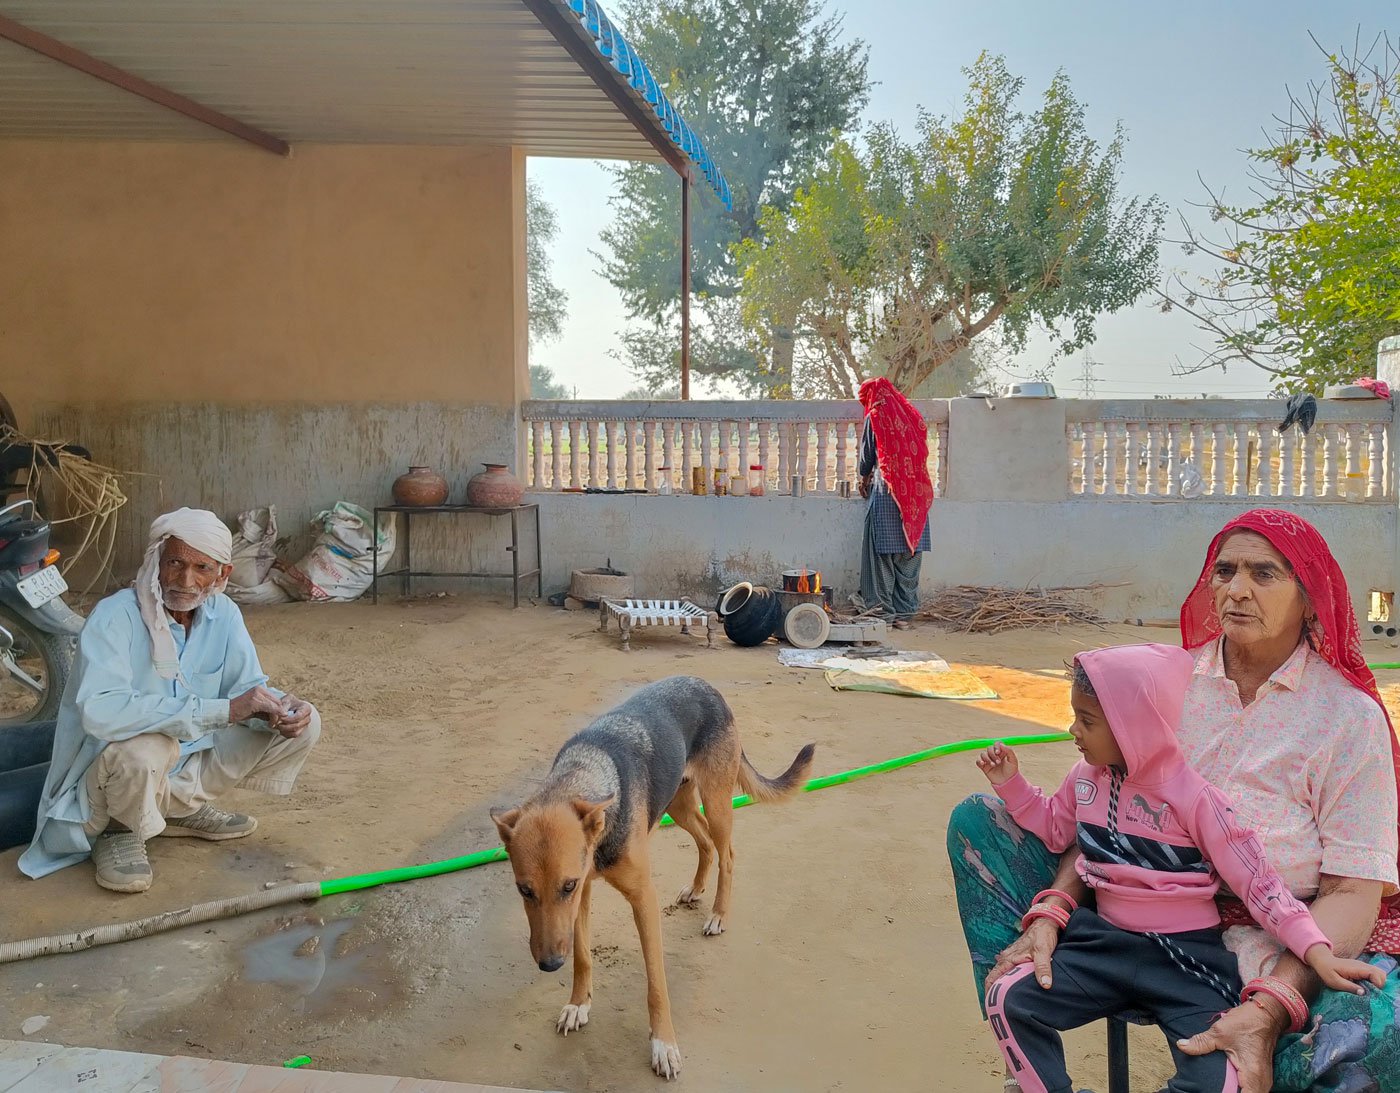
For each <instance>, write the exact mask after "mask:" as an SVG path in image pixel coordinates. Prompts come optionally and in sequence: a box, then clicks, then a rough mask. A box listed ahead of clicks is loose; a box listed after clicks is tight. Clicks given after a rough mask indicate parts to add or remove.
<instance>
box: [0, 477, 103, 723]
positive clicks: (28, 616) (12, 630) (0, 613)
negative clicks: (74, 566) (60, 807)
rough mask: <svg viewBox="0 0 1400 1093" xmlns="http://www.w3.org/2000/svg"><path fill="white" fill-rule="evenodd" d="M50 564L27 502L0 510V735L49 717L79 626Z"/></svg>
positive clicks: (52, 557)
mask: <svg viewBox="0 0 1400 1093" xmlns="http://www.w3.org/2000/svg"><path fill="white" fill-rule="evenodd" d="M26 509H27V510H28V511H27V513H26ZM57 561H58V551H56V550H52V549H50V547H49V523H48V521H46V520H44V519H42V518H40V516H39V514H38V511H37V509H36V508H35V506H34V502H33V501H31V500H29V499H28V498H26V499H24V500H22V501H16V502H15V503H14V504H12V505H7V506H6V507H4V508H0V732H3V731H4V730H5V729H6V728H7V727H10V726H14V725H21V724H26V723H29V722H34V721H51V720H53V718H54V717H55V716H56V715H57V712H58V703H59V699H60V698H61V697H62V696H63V688H64V686H65V685H66V684H67V682H68V673H69V670H70V669H71V668H72V664H73V654H74V651H75V649H76V647H77V636H78V634H79V633H80V632H81V630H82V628H83V622H84V621H85V620H84V619H83V617H82V616H81V615H79V614H77V613H76V612H75V611H73V610H72V609H71V608H70V607H69V606H68V605H67V604H66V603H65V602H64V600H63V593H65V592H66V591H68V582H67V581H65V580H64V579H63V574H62V573H60V572H59V569H58V566H57V565H56V564H55V563H56V562H57Z"/></svg>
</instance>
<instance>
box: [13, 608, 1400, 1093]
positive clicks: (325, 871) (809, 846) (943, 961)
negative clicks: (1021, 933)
mask: <svg viewBox="0 0 1400 1093" xmlns="http://www.w3.org/2000/svg"><path fill="white" fill-rule="evenodd" d="M248 620H249V626H250V629H251V630H252V633H253V636H254V639H255V640H256V642H257V644H258V648H259V651H260V653H261V655H262V659H263V663H264V665H265V667H266V668H267V670H268V672H269V673H270V674H271V676H272V679H273V681H274V683H276V684H277V685H279V686H281V687H284V688H287V689H289V690H293V691H295V692H296V693H298V694H300V695H302V696H304V697H306V698H308V699H310V700H311V701H313V702H315V703H316V704H317V706H318V707H319V708H320V710H321V712H322V716H323V719H324V724H325V731H324V735H323V737H322V741H321V744H320V745H319V747H318V749H317V751H316V753H315V754H314V755H313V758H312V761H311V764H310V766H309V767H308V769H307V771H306V773H305V774H304V776H303V779H302V783H301V785H300V786H299V787H298V789H297V791H296V792H295V793H294V794H293V795H292V796H291V797H289V798H266V797H259V796H255V795H251V794H247V795H243V794H240V795H239V796H238V799H237V800H236V802H235V806H236V807H239V808H242V809H245V810H247V811H251V812H253V813H254V814H255V815H257V816H258V817H259V820H260V822H261V826H260V827H259V829H258V831H257V832H256V833H255V834H254V835H253V836H252V837H251V838H249V839H246V840H241V841H238V842H233V843H224V844H205V843H199V842H196V841H195V840H189V839H178V840H174V839H172V840H165V839H159V840H156V841H155V842H154V843H153V844H152V862H153V865H154V868H155V872H156V883H155V886H154V887H153V889H152V890H151V891H150V892H149V893H146V894H144V895H140V896H117V895H113V894H110V893H106V892H104V891H102V890H101V889H99V888H97V887H96V886H95V885H94V884H93V881H92V875H91V867H90V866H88V865H86V864H85V865H81V866H77V867H75V868H72V869H68V870H65V871H63V872H60V873H58V874H55V875H53V876H51V877H49V878H46V879H45V880H43V881H39V882H34V881H29V880H27V879H25V878H23V877H21V876H20V875H19V874H18V873H17V871H16V870H15V868H14V859H15V857H16V856H17V853H18V852H17V851H10V852H8V853H6V854H4V855H2V856H0V859H2V860H0V937H3V938H4V939H6V940H9V939H14V938H21V937H31V936H36V935H42V934H50V933H56V932H60V931H68V930H73V929H77V928H79V927H83V926H88V925H94V924H99V923H106V922H116V921H123V920H126V919H130V918H136V917H140V916H143V915H148V914H153V913H156V912H159V911H162V910H167V909H171V908H176V907H181V906H184V905H186V904H189V903H193V902H197V901H200V900H206V899H212V898H217V897H221V896H230V895H237V894H242V893H245V892H249V891H253V890H258V889H261V888H262V887H263V886H264V885H265V884H266V883H268V882H274V881H280V880H284V879H295V880H322V879H325V878H328V877H338V876H344V875H350V874H356V873H362V872H366V871H369V870H374V869H380V868H386V867H391V866H399V865H408V864H413V863H417V862H423V861H433V860H437V859H441V858H447V857H452V856H456V855H459V854H463V853H468V852H470V851H473V850H477V849H481V848H485V847H490V846H495V845H496V844H497V842H498V839H497V837H496V832H495V830H494V828H493V826H492V824H491V821H490V819H489V817H488V815H487V809H488V808H489V807H490V806H492V805H498V804H499V805H511V804H515V803H518V802H519V801H520V800H521V799H522V798H523V797H524V796H525V795H526V794H527V793H528V792H529V790H530V789H531V787H532V786H533V785H535V784H536V783H537V781H538V779H539V778H540V777H541V775H542V774H543V773H544V772H545V770H546V769H547V768H548V765H549V762H550V760H551V759H552V757H553V755H554V753H555V751H556V750H557V748H558V746H559V744H560V743H561V742H562V741H563V740H564V739H565V738H566V737H567V736H568V735H569V734H570V733H571V732H573V731H574V730H576V729H578V728H580V727H582V726H583V725H584V724H585V723H586V722H587V721H588V720H589V719H590V718H591V717H592V716H594V715H596V714H597V713H599V712H601V711H603V710H604V709H606V708H607V707H608V706H610V705H611V704H612V703H614V702H615V701H617V700H618V699H620V698H621V697H622V696H624V695H625V694H627V693H628V692H629V691H630V690H632V689H633V688H635V687H636V686H638V685H639V684H641V683H644V682H647V681H649V680H653V679H656V678H660V677H662V676H666V675H671V674H678V673H684V674H694V675H698V676H701V677H703V678H705V679H707V680H709V681H710V682H711V683H713V684H715V685H716V686H717V687H718V688H719V689H720V690H721V691H722V692H723V693H724V695H725V696H726V698H727V699H728V700H729V702H730V704H731V705H732V706H733V708H734V710H735V713H736V715H737V717H738V721H739V726H740V732H741V735H742V737H743V739H744V741H745V746H746V750H747V751H748V754H749V756H750V758H751V759H752V760H753V761H754V763H755V765H756V766H758V767H759V769H761V770H763V771H765V772H767V773H777V772H778V771H780V770H782V769H783V768H784V767H785V766H786V765H787V764H788V762H789V761H790V760H791V759H792V757H793V755H794V754H795V752H796V751H797V749H798V747H799V746H800V745H802V744H803V743H805V742H807V741H808V740H814V741H816V743H817V759H816V767H815V773H816V774H819V775H820V774H828V773H833V772H836V771H841V770H846V769H848V768H851V767H856V766H860V765H864V764H867V763H871V762H875V761H878V760H882V759H887V758H890V757H893V756H897V755H904V754H907V753H909V752H912V751H916V750H919V749H922V748H926V747H929V746H931V745H934V744H940V743H945V742H949V741H954V740H961V739H966V738H970V737H986V736H995V735H1012V734H1018V733H1025V732H1034V731H1037V727H1040V726H1048V727H1052V728H1060V727H1062V726H1063V725H1064V724H1065V722H1066V720H1067V718H1066V710H1067V697H1066V694H1067V692H1066V684H1065V681H1064V672H1063V664H1064V661H1065V660H1066V658H1068V657H1069V656H1070V655H1071V654H1073V653H1074V652H1076V651H1078V650H1080V649H1084V648H1090V647H1094V646H1098V645H1106V644H1114V643H1119V642H1125V641H1142V640H1154V639H1155V640H1172V638H1173V637H1174V636H1175V635H1174V634H1172V633H1171V632H1170V631H1144V630H1140V629H1129V628H1126V627H1111V628H1108V629H1105V630H1098V629H1078V630H1074V631H1067V632H1063V633H1059V634H1054V633H1021V634H1017V635H1014V636H1009V637H998V638H990V637H969V636H957V635H948V634H943V633H939V632H935V631H933V630H929V629H916V630H914V631H911V632H909V633H906V634H902V635H898V637H899V639H900V641H899V644H901V645H902V646H903V647H905V648H917V649H928V650H932V651H935V652H937V653H939V654H940V655H942V656H944V657H945V658H947V659H948V660H949V661H951V662H954V663H956V664H961V665H966V666H968V667H971V668H972V669H973V670H975V671H977V672H978V673H979V674H980V675H981V676H982V677H983V678H984V679H985V680H986V681H987V682H988V683H990V684H991V685H992V686H993V687H994V688H995V689H996V690H997V691H998V692H999V693H1000V694H1001V696H1002V697H1001V699H1000V700H998V701H995V702H992V701H989V702H975V703H959V702H946V701H933V700H926V699H914V698H899V697H894V696H889V695H878V694H864V693H837V692H834V691H832V690H831V689H830V688H829V687H828V686H827V684H826V683H825V681H824V680H823V678H822V675H821V673H820V672H816V671H810V670H801V669H788V668H783V667H780V666H779V665H778V663H777V657H776V654H777V648H776V647H775V646H772V645H770V646H767V647H765V648H760V649H747V650H746V649H739V648H737V647H735V646H732V645H729V644H728V643H726V642H724V641H723V640H722V639H721V640H720V641H717V643H716V647H715V648H714V649H713V650H707V649H706V648H705V647H704V642H703V639H699V640H697V639H687V638H683V637H680V636H679V634H678V632H676V631H659V632H654V633H643V634H642V635H641V636H640V637H637V638H635V639H634V642H633V646H634V650H633V652H631V653H630V654H627V653H623V652H621V651H620V650H619V648H618V644H617V639H616V636H615V634H614V635H611V636H609V637H606V638H605V637H603V636H602V635H599V634H597V633H596V632H595V631H594V627H595V625H596V618H595V616H593V615H591V614H571V613H567V612H562V611H558V610H555V609H552V608H549V607H543V606H541V607H526V608H522V609H521V610H519V611H514V612H513V611H511V610H510V609H509V607H508V605H506V604H504V603H501V602H496V601H492V600H487V599H476V598H462V599H455V598H448V599H437V600H427V601H418V602H413V603H407V604H381V605H380V606H378V607H377V608H376V607H371V606H370V605H368V604H351V605H338V606H309V605H293V606H287V607H276V608H261V609H253V610H250V611H249V612H248ZM1373 659H1375V658H1373ZM1386 659H1392V658H1391V657H1386ZM1072 757H1073V751H1072V749H1071V748H1070V747H1069V746H1068V745H1066V744H1049V745H1039V746H1036V747H1031V748H1026V749H1024V750H1023V753H1022V759H1023V767H1024V769H1026V772H1027V774H1028V776H1029V777H1031V778H1032V780H1035V781H1038V782H1040V783H1041V784H1045V785H1049V784H1052V783H1055V782H1057V781H1058V779H1059V778H1060V776H1061V775H1062V774H1063V772H1064V771H1065V770H1066V769H1067V768H1068V766H1069V765H1070V763H1071V760H1072ZM982 784H983V783H982V779H981V776H980V774H978V772H977V770H976V768H975V767H974V766H973V764H972V761H971V758H970V757H968V756H953V757H948V758H943V759H937V760H933V761H931V762H928V763H924V764H921V765H918V766H914V767H910V768H906V769H904V770H901V771H897V772H894V773H890V774H885V775H881V776H878V777H875V778H871V779H867V780H864V781H861V782H858V783H854V784H851V785H847V786H841V787H836V788H832V789H829V790H825V791H823V792H820V793H814V794H810V795H803V796H801V797H799V798H798V799H797V800H796V801H794V802H792V803H790V804H788V805H784V806H777V807H766V808H760V807H755V808H750V809H745V810H743V811H741V812H739V813H738V814H737V817H736V830H735V839H736V846H737V855H736V856H737V865H736V881H735V906H734V911H733V914H732V916H731V925H730V926H729V929H727V930H726V932H725V933H724V934H723V935H722V936H720V937H718V938H705V937H702V936H701V933H700V927H701V924H702V923H703V921H704V917H705V913H706V912H705V910H704V909H703V907H707V906H708V898H707V900H706V902H705V904H704V905H702V907H697V908H695V909H684V908H674V907H667V908H666V910H665V916H664V919H663V931H664V936H665V951H666V960H667V971H668V977H669V982H670V991H671V998H672V1004H673V1007H674V1015H675V1023H676V1027H677V1032H678V1037H679V1041H680V1046H681V1051H682V1053H683V1056H684V1072H683V1074H682V1076H681V1079H680V1080H681V1081H682V1082H683V1083H685V1084H686V1085H689V1086H690V1087H691V1088H692V1089H703V1090H750V1089H774V1090H838V1089H841V1090H847V1089H849V1090H928V1089H947V1090H967V1091H982V1090H985V1091H987V1093H992V1091H994V1090H999V1089H1000V1088H1001V1080H1000V1076H999V1067H998V1057H997V1054H996V1051H995V1048H994V1047H993V1044H992V1041H991V1038H990V1037H989V1036H988V1034H987V1033H986V1031H985V1029H984V1027H983V1026H982V1023H981V1021H980V1019H979V1017H978V1013H977V1008H976V1005H975V1002H974V997H973V992H972V982H971V976H970V972H969V965H968V961H967V956H966V952H965V950H964V948H963V943H962V937H961V933H960V931H959V927H958V920H957V912H956V907H955V904H954V900H953V891H952V884H951V880H950V876H949V870H948V864H947V859H946V856H945V852H944V836H945V827H946V817H947V815H948V812H949V810H950V809H951V808H952V806H953V805H954V804H955V803H956V802H957V801H958V800H959V799H961V798H962V797H963V796H964V795H966V794H967V793H969V792H972V791H974V790H978V789H980V788H982ZM653 841H654V850H653V858H654V864H655V873H656V878H657V887H658V888H659V890H660V891H661V892H662V894H663V899H669V898H670V897H671V896H673V894H674V893H675V892H677V891H679V889H680V888H681V887H682V886H683V885H684V884H685V883H686V882H687V881H688V879H689V876H690V872H691V870H692V869H693V867H694V851H693V848H692V844H691V840H690V838H689V836H688V835H685V834H684V833H682V832H677V831H675V830H673V829H668V830H666V831H663V832H659V833H658V834H657V835H656V836H655V837H654V840H653ZM593 923H594V925H593V935H594V944H595V973H594V974H595V985H594V991H595V997H594V1006H593V1013H592V1020H591V1021H590V1023H589V1025H588V1027H587V1028H586V1029H584V1030H582V1031H581V1032H579V1033H576V1034H574V1035H570V1036H569V1037H568V1038H567V1039H565V1038H563V1037H560V1036H557V1035H556V1034H555V1032H554V1020H555V1017H556V1016H557V1014H558V1011H559V1008H560V1006H562V1005H563V1003H564V1002H565V1001H566V1000H567V998H566V996H567V993H568V976H567V968H566V969H565V970H564V971H562V972H560V973H555V974H543V973H541V972H540V971H539V970H538V969H537V968H536V967H535V966H534V965H533V964H532V963H531V961H530V958H529V953H528V951H527V948H526V945H525V937H526V927H525V917H524V914H523V913H522V910H521V906H520V900H519V898H518V897H517V896H516V894H515V892H514V888H513V885H512V884H511V878H510V871H509V867H508V866H507V865H504V864H498V865H490V866H486V867H483V868H480V869H475V870H471V871H467V872H461V873H456V874H451V875H447V876H442V877H437V878H433V879H430V880H423V881H417V882H413V883H411V884H406V885H399V886H396V887H393V888H382V889H377V890H374V891H370V892H363V893H358V894H350V895H344V896H339V897H333V898H330V899H327V900H322V901H320V902H319V903H317V904H315V905H296V906H294V907H292V908H280V909H270V910H267V911H263V912H260V913H257V914H253V915H249V916H246V917H244V918H242V919H238V920H234V921H226V922H219V923H213V924H209V925H207V926H201V927H192V928H188V929H185V930H181V931H177V932H174V933H170V934H165V935H161V936H159V937H156V938H151V939H147V940H143V941H137V942H131V943H127V944H124V945H117V946H111V947H108V948H105V949H99V950H93V951H90V952H84V953H78V954H72V955H66V956H60V957H49V958H45V959H41V960H34V961H30V962H28V963H25V964H20V965H9V966H4V967H0V993H3V997H4V998H5V999H6V1004H5V1006H4V1007H3V1024H0V1038H12V1039H18V1038H20V1028H19V1026H20V1024H21V1022H23V1021H24V1020H25V1019H26V1018H29V1017H31V1016H47V1017H49V1018H50V1020H49V1022H48V1024H47V1025H46V1026H45V1027H44V1028H43V1029H42V1031H40V1032H39V1033H37V1034H36V1036H35V1038H36V1039H46V1040H52V1041H56V1042H62V1043H65V1044H70V1045H72V1044H76V1045H90V1046H102V1047H112V1048H119V1049H124V1050H134V1051H151V1052H159V1053H165V1054H190V1055H207V1056H211V1057H216V1058H225V1059H232V1060H236V1061H240V1062H260V1063H269V1062H270V1063H279V1062H281V1061H282V1060H284V1059H288V1058H291V1057H293V1056H296V1055H301V1054H307V1055H310V1056H312V1058H313V1059H314V1060H315V1064H316V1066H317V1067H318V1068H322V1069H343V1070H350V1071H367V1072H374V1073H392V1074H403V1075H409V1076H421V1077H430V1078H444V1079H454V1080H458V1081H475V1082H482V1083H487V1084H498V1085H505V1086H523V1087H532V1088H538V1089H553V1090H569V1091H574V1090H599V1091H601V1090H619V1091H620V1090H650V1089H653V1088H655V1087H656V1086H657V1084H658V1082H659V1079H657V1078H655V1077H654V1076H653V1075H652V1074H651V1072H650V1070H649V1068H648V1059H649V1055H648V1051H647V1017H646V1006H645V987H644V976H643V972H642V964H641V957H640V952H639V949H638V944H637V938H636V932H635V929H634V927H633V925H632V921H631V915H630V912H629V911H628V910H627V907H626V905H625V903H624V902H623V901H622V899H621V897H619V896H618V895H617V894H616V893H614V892H612V891H611V890H606V889H600V891H599V892H598V893H597V894H596V896H595V903H594V917H593ZM1133 1036H1134V1059H1133V1061H1134V1071H1135V1073H1134V1082H1133V1087H1134V1089H1138V1088H1141V1089H1144V1090H1155V1089H1157V1088H1159V1087H1160V1085H1161V1084H1163V1081H1164V1080H1165V1077H1166V1076H1167V1073H1168V1068H1167V1065H1166V1053H1165V1051H1163V1050H1162V1048H1161V1047H1160V1035H1159V1034H1158V1033H1156V1032H1155V1031H1154V1030H1136V1029H1135V1030H1134V1031H1133ZM1069 1043H1070V1051H1071V1056H1072V1060H1073V1070H1074V1073H1075V1076H1076V1079H1077V1080H1078V1082H1080V1083H1083V1084H1087V1085H1089V1086H1091V1087H1095V1086H1096V1087H1098V1088H1100V1089H1102V1088H1104V1054H1103V1032H1102V1028H1101V1027H1094V1028H1092V1029H1088V1030H1084V1031H1082V1032H1080V1033H1077V1034H1074V1035H1072V1036H1071V1037H1070V1039H1069Z"/></svg>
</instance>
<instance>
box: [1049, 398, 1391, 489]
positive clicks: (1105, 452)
mask: <svg viewBox="0 0 1400 1093" xmlns="http://www.w3.org/2000/svg"><path fill="white" fill-rule="evenodd" d="M1066 410H1067V413H1066V418H1067V428H1066V439H1065V442H1066V445H1067V451H1068V456H1069V460H1070V487H1069V489H1070V494H1071V496H1077V497H1110V498H1116V499H1122V500H1129V499H1131V500H1160V499H1163V498H1170V499H1171V500H1173V501H1180V500H1181V496H1180V490H1179V488H1178V481H1177V480H1178V476H1179V473H1180V470H1181V466H1182V464H1183V463H1185V462H1189V463H1190V464H1192V465H1193V466H1194V467H1195V468H1196V470H1197V471H1198V472H1199V473H1200V474H1201V476H1202V478H1203V479H1204V481H1205V485H1206V490H1205V497H1206V498H1208V499H1212V500H1233V501H1239V500H1242V499H1245V498H1248V497H1255V498H1259V499H1261V500H1262V499H1273V498H1281V499H1284V500H1291V501H1307V502H1317V501H1341V500H1349V501H1354V500H1365V501H1372V500H1375V501H1384V500H1390V499H1393V498H1394V497H1395V496H1396V487H1395V482H1394V481H1393V475H1392V474H1391V471H1390V467H1391V462H1392V460H1393V459H1394V453H1393V452H1392V451H1391V446H1390V437H1391V431H1390V430H1391V417H1392V411H1391V406H1390V403H1389V402H1385V401H1382V400H1379V399H1377V400H1359V401H1335V402H1333V401H1322V402H1319V408H1318V418H1317V422H1316V424H1315V426H1314V427H1313V429H1312V431H1311V433H1310V434H1309V435H1307V436H1303V435H1302V434H1301V433H1300V432H1299V431H1298V430H1297V429H1296V428H1294V429H1292V430H1290V431H1289V432H1287V433H1283V434H1280V433H1279V432H1278V429H1277V424H1278V421H1279V420H1280V419H1281V418H1282V416H1283V415H1282V408H1281V404H1280V403H1278V402H1276V401H1273V400H1264V399H1261V400H1256V401H1230V402H1226V401H1223V400H1221V401H1217V400H1210V401H1191V402H1187V401H1175V400H1154V401H1151V402H1128V401H1122V402H1114V401H1103V402H1098V401H1080V400H1074V401H1070V402H1069V403H1068V405H1067V407H1066ZM1100 448H1101V451H1100ZM1144 458H1145V459H1146V463H1147V466H1146V467H1145V468H1143V466H1142V462H1143V459H1144ZM1120 462H1122V463H1123V464H1124V467H1123V471H1122V473H1121V474H1120V471H1119V464H1120ZM1100 468H1102V470H1101V471H1100ZM1144 472H1145V473H1144ZM1348 483H1350V484H1351V485H1350V487H1349V486H1348Z"/></svg>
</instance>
